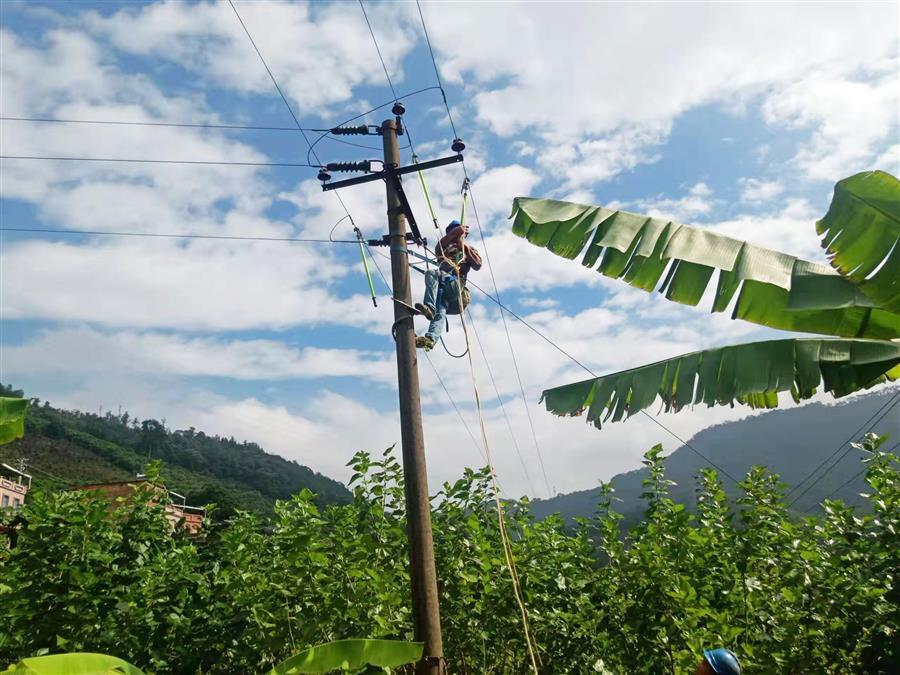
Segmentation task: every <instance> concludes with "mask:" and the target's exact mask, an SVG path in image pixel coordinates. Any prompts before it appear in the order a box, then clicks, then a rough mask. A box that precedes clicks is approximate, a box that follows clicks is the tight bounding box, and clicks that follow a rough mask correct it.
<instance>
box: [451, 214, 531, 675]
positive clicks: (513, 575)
mask: <svg viewBox="0 0 900 675" xmlns="http://www.w3.org/2000/svg"><path fill="white" fill-rule="evenodd" d="M463 209H465V202H463ZM441 253H442V256H441V257H442V258H443V259H444V260H445V261H446V262H447V263H448V264H450V265H451V266H452V267H453V269H454V270H455V271H456V275H457V278H459V277H460V275H459V265H458V264H457V263H456V262H454V261H452V260H450V259H449V258H448V257H447V256H445V255H443V251H442V252H441ZM462 287H463V285H462V283H461V282H460V283H458V284H457V293H458V294H459V306H460V308H462V306H463V298H462ZM459 318H460V321H461V322H462V327H463V334H464V336H465V340H466V354H467V355H468V357H469V359H468V360H469V374H470V376H471V378H472V390H473V392H474V394H475V410H476V411H477V412H478V426H479V429H480V431H481V441H482V444H483V446H484V452H485V459H486V460H487V465H488V471H489V472H490V476H491V486H492V488H493V493H494V504H495V506H496V509H497V524H498V526H499V529H500V540H501V542H502V544H503V555H504V557H505V558H506V565H507V567H508V568H509V573H510V579H511V581H512V586H513V593H514V595H515V598H516V604H517V605H518V606H519V612H520V614H521V617H522V629H523V632H524V634H525V644H526V646H527V647H528V656H529V659H530V661H531V668H532V670H533V672H534V675H540V670H539V668H538V660H539V657H538V655H537V650H536V649H535V646H534V638H533V637H532V635H531V628H530V625H529V621H528V608H527V607H526V606H525V597H524V595H523V593H522V585H521V582H520V581H519V573H518V571H517V569H516V559H515V555H514V554H513V550H512V544H511V543H510V540H509V533H508V532H507V530H506V516H505V515H504V513H503V502H502V501H501V499H500V486H499V484H498V481H497V471H496V469H495V468H494V462H493V459H492V455H491V448H490V444H489V443H488V439H487V429H486V427H485V424H484V412H483V411H482V408H481V395H480V394H479V392H478V381H477V378H476V377H475V361H474V360H473V358H472V350H471V349H470V345H469V330H468V327H467V326H466V320H465V317H464V314H463V312H460V315H459Z"/></svg>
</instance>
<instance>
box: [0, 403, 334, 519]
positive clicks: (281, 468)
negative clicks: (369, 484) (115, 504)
mask: <svg viewBox="0 0 900 675" xmlns="http://www.w3.org/2000/svg"><path fill="white" fill-rule="evenodd" d="M0 387H2V385H0ZM3 390H4V391H6V392H7V393H16V392H13V390H11V389H9V388H8V387H6V388H3ZM18 393H19V394H21V392H18ZM25 431H26V433H25V437H24V438H21V439H19V440H17V441H14V442H13V443H10V444H9V445H5V446H0V461H4V462H7V463H14V462H15V460H16V459H17V458H18V457H21V456H24V457H27V458H28V460H29V466H31V467H33V469H32V471H31V472H32V473H33V474H34V476H35V480H36V482H37V485H38V486H42V487H46V488H58V487H66V486H69V485H76V484H83V483H97V482H104V481H114V480H127V479H129V478H133V477H134V476H135V474H136V473H137V472H140V471H143V470H144V466H145V465H146V464H147V460H148V458H150V459H160V460H163V461H164V462H165V465H166V469H165V473H164V476H163V477H164V480H165V483H166V485H167V486H168V487H169V488H171V489H173V490H175V491H176V492H179V493H181V494H183V495H185V496H186V497H187V500H188V503H190V504H195V505H198V506H202V505H203V504H207V503H210V502H215V503H216V504H218V505H219V508H220V512H221V513H222V514H223V515H229V514H231V513H232V512H233V511H234V510H235V509H237V508H240V509H244V510H250V511H254V512H256V513H259V514H262V515H271V514H272V513H273V508H274V505H275V501H276V500H277V499H287V498H289V497H290V495H292V494H295V493H297V492H300V491H301V490H303V489H304V488H306V489H309V490H312V491H313V492H314V493H315V494H316V495H317V500H318V501H319V503H326V502H332V501H334V502H347V501H349V499H350V493H349V491H348V490H347V489H346V488H345V487H344V486H343V485H342V484H341V483H339V482H337V481H335V480H332V479H330V478H328V477H326V476H323V475H322V474H319V473H316V472H314V471H312V470H311V469H310V468H308V467H306V466H302V465H300V464H298V463H297V462H291V461H288V460H286V459H284V458H283V457H279V456H278V455H272V454H269V453H267V452H265V451H264V450H263V449H262V448H261V447H259V446H258V445H257V444H256V443H247V442H243V443H239V442H237V441H235V440H234V438H222V437H220V436H209V435H207V434H205V433H203V432H202V431H197V430H195V429H194V428H193V427H192V428H190V429H185V430H178V431H173V430H169V429H167V428H166V426H165V424H164V422H160V421H158V420H154V419H147V420H139V419H137V418H133V417H131V416H130V415H129V414H128V413H127V412H124V413H121V414H114V413H112V412H107V413H106V414H104V415H99V414H93V413H85V412H78V411H68V410H60V409H57V408H54V407H53V406H51V405H50V404H49V403H47V402H44V403H43V404H42V403H41V402H40V401H39V400H37V399H32V405H31V406H30V407H29V410H28V415H27V416H26V418H25Z"/></svg>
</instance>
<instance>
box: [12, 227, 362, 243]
mask: <svg viewBox="0 0 900 675" xmlns="http://www.w3.org/2000/svg"><path fill="white" fill-rule="evenodd" d="M0 232H35V233H40V234H72V235H80V236H102V237H106V236H111V237H157V238H163V239H222V240H227V241H279V242H291V243H299V244H358V243H359V242H358V241H357V240H356V239H308V238H302V237H239V236H229V235H220V234H178V233H170V232H121V231H116V232H112V231H104V230H63V229H51V228H36V227H0Z"/></svg>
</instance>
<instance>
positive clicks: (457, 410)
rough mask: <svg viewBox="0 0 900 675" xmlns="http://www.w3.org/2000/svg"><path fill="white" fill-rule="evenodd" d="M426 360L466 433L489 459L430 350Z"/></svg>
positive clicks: (482, 454)
mask: <svg viewBox="0 0 900 675" xmlns="http://www.w3.org/2000/svg"><path fill="white" fill-rule="evenodd" d="M425 360H426V361H428V365H429V366H431V369H432V370H433V371H434V375H435V377H437V379H438V382H440V384H441V388H442V389H443V390H444V393H445V394H446V395H447V400H449V401H450V405H452V406H453V409H454V410H455V411H456V414H457V416H458V417H459V421H460V422H462V425H463V428H464V429H465V430H466V433H467V434H469V438H470V439H472V444H473V445H474V446H475V448H476V449H477V450H478V452H479V454H480V455H481V457H482V459H484V461H485V462H486V461H487V457H486V456H485V454H484V449H483V448H482V447H481V446H480V445H478V441H477V440H475V434H473V433H472V430H471V429H470V428H469V425H468V424H466V418H465V417H463V414H462V412H460V410H459V406H457V405H456V401H454V400H453V396H451V395H450V390H449V389H447V385H446V384H444V378H442V377H441V374H440V373H439V372H438V369H437V368H436V367H435V365H434V363H433V362H432V360H431V356H430V355H429V354H428V352H425Z"/></svg>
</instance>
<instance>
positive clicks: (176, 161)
mask: <svg viewBox="0 0 900 675" xmlns="http://www.w3.org/2000/svg"><path fill="white" fill-rule="evenodd" d="M0 159H29V160H42V161H52V162H126V163H136V164H202V165H209V166H270V167H302V168H313V169H318V168H319V166H318V165H314V164H301V163H297V162H215V161H207V160H199V159H128V158H123V157H39V156H36V155H0Z"/></svg>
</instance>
